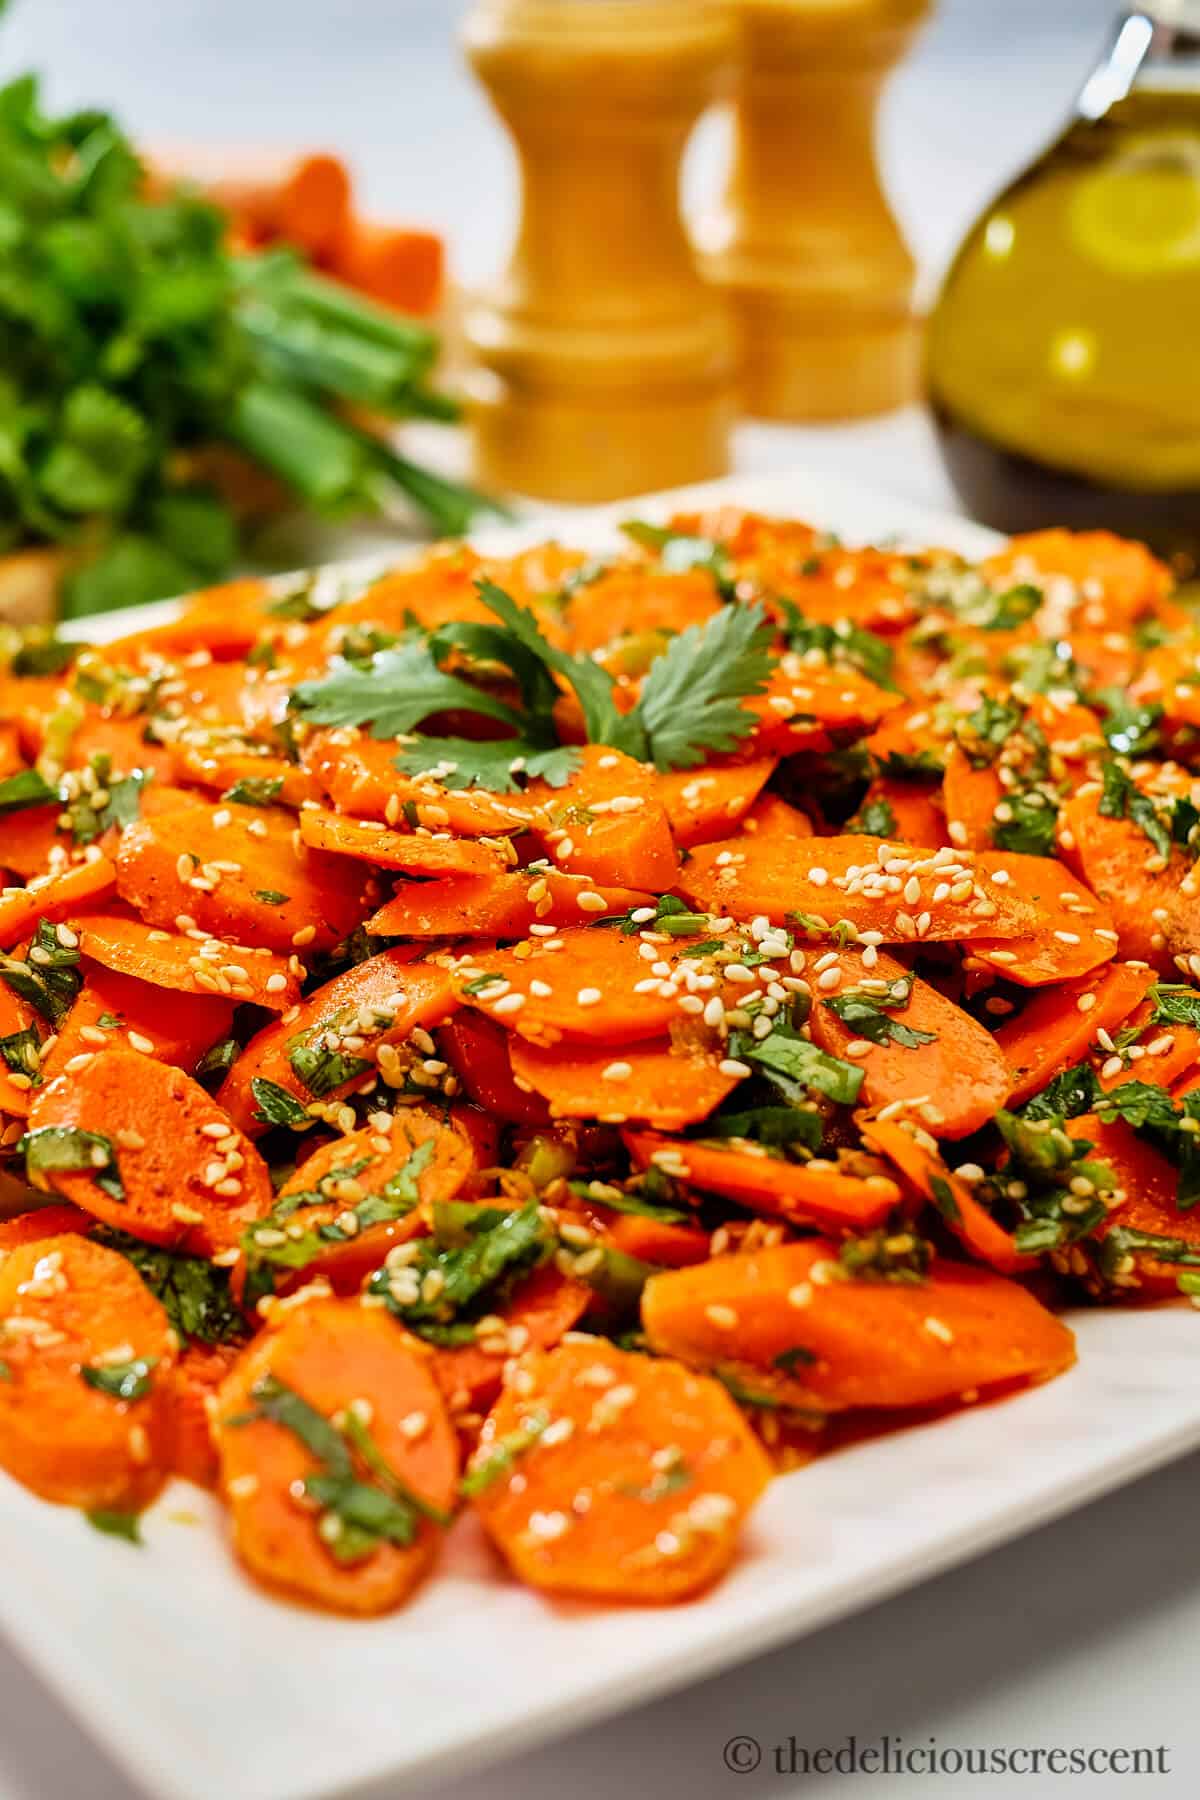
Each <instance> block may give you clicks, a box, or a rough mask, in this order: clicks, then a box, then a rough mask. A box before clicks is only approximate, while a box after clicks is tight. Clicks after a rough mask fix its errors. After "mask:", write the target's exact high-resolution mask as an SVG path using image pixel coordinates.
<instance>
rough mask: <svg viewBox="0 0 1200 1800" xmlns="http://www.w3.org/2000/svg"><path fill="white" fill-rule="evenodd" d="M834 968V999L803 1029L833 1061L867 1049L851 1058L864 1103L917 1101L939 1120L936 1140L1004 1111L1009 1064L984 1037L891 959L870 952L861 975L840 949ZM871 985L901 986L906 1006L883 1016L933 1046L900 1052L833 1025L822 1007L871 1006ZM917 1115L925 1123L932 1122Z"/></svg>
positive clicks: (903, 1047)
mask: <svg viewBox="0 0 1200 1800" xmlns="http://www.w3.org/2000/svg"><path fill="white" fill-rule="evenodd" d="M837 967H838V968H839V969H840V971H841V977H842V979H841V982H840V984H839V987H838V989H837V990H836V993H835V994H831V995H828V996H825V997H823V998H822V997H819V998H817V1000H816V1002H815V1004H814V1006H813V1009H812V1012H811V1014H810V1017H809V1025H810V1028H811V1031H812V1036H813V1041H814V1043H816V1044H819V1045H820V1047H821V1049H822V1050H828V1051H829V1052H830V1053H831V1054H832V1055H833V1056H840V1057H843V1058H844V1057H845V1056H846V1053H847V1048H848V1046H850V1045H852V1044H856V1043H857V1044H858V1045H860V1046H861V1045H863V1044H867V1045H868V1048H867V1049H866V1050H861V1049H859V1050H856V1052H855V1055H854V1057H853V1058H852V1059H851V1060H853V1061H854V1062H856V1063H857V1064H858V1066H859V1068H860V1069H861V1070H862V1072H863V1085H862V1093H861V1098H862V1102H863V1104H864V1105H867V1106H872V1107H875V1106H886V1105H888V1104H889V1103H890V1102H891V1101H893V1100H907V1101H916V1100H919V1099H921V1098H922V1097H924V1098H926V1099H927V1101H928V1103H929V1105H930V1106H936V1108H937V1110H938V1113H939V1114H940V1115H941V1117H940V1119H939V1121H938V1122H937V1123H936V1124H933V1123H930V1127H929V1128H930V1130H931V1131H932V1132H933V1133H934V1135H935V1136H936V1137H948V1138H958V1137H967V1136H968V1135H969V1134H970V1133H971V1132H972V1131H978V1130H979V1129H980V1127H981V1126H983V1125H986V1124H987V1122H988V1120H989V1119H991V1118H992V1117H993V1116H994V1114H995V1112H996V1109H997V1107H1000V1106H1003V1104H1004V1097H1005V1094H1006V1093H1007V1091H1008V1086H1009V1072H1008V1065H1007V1063H1006V1062H1005V1060H1004V1057H1003V1055H1002V1054H1001V1053H1000V1051H998V1050H997V1048H996V1045H995V1040H994V1039H993V1037H992V1034H991V1032H990V1031H988V1030H986V1029H985V1027H984V1026H982V1025H980V1024H978V1023H977V1022H976V1020H974V1019H973V1018H972V1017H971V1015H970V1014H969V1013H966V1012H964V1011H963V1009H962V1007H961V1006H956V1005H955V1004H954V1002H953V1000H948V999H947V998H946V996H945V995H944V994H942V993H940V992H939V991H938V989H937V988H935V987H933V986H931V985H930V983H929V982H927V981H922V980H921V979H920V977H919V976H914V975H910V974H909V971H908V970H907V969H905V968H904V966H903V964H901V963H898V962H896V961H895V959H894V958H892V957H890V956H884V955H882V954H881V953H879V952H877V953H876V959H875V961H874V962H873V963H872V965H871V967H870V968H868V967H867V966H866V964H865V963H864V962H863V959H862V955H861V953H860V952H857V951H854V950H844V951H841V952H840V953H839V958H838V963H837ZM870 981H883V982H887V983H888V984H889V985H891V986H892V988H893V991H899V990H897V988H896V984H899V983H908V984H909V988H908V993H909V998H908V1003H907V1005H905V1006H901V1007H892V1008H888V1009H886V1010H884V1013H883V1017H884V1018H885V1019H891V1020H895V1022H896V1024H897V1025H898V1026H901V1027H907V1028H908V1029H909V1030H911V1031H918V1032H928V1033H932V1036H933V1042H932V1043H925V1044H915V1045H907V1044H903V1043H899V1042H897V1041H896V1040H895V1039H894V1038H891V1037H889V1038H887V1039H885V1041H884V1042H883V1043H879V1044H877V1043H873V1042H871V1041H870V1040H869V1039H867V1038H864V1037H863V1036H862V1034H861V1032H860V1031H858V1030H857V1029H856V1028H855V1026H853V1025H852V1024H847V1023H846V1022H845V1021H844V1020H842V1019H840V1018H839V1017H838V1015H837V1014H836V1012H834V1011H833V1010H832V1008H831V1006H830V1004H829V1002H830V1000H836V999H837V998H838V997H839V996H840V997H842V998H843V999H844V998H845V996H846V995H847V994H862V995H865V996H867V997H868V998H872V997H874V998H875V999H876V1004H878V989H876V990H875V993H874V996H872V995H871V994H870V993H869V992H868V989H867V988H866V987H864V983H866V982H870ZM883 997H884V999H886V998H887V996H886V995H884V996H883ZM924 1116H925V1117H926V1119H927V1121H928V1120H929V1118H930V1117H931V1115H924Z"/></svg>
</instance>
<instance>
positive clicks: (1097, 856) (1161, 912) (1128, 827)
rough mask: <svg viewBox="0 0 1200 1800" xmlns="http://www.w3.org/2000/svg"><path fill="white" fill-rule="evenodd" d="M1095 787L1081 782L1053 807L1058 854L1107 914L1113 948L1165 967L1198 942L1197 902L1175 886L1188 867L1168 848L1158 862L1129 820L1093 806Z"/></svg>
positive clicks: (1167, 969)
mask: <svg viewBox="0 0 1200 1800" xmlns="http://www.w3.org/2000/svg"><path fill="white" fill-rule="evenodd" d="M1100 800H1101V793H1100V789H1099V786H1098V785H1097V786H1092V785H1090V784H1089V785H1088V786H1087V788H1086V789H1085V790H1084V791H1081V792H1077V793H1075V794H1074V795H1072V797H1071V798H1070V799H1069V800H1068V801H1067V802H1066V804H1065V805H1064V806H1063V808H1062V811H1061V812H1060V813H1059V846H1060V848H1061V850H1062V854H1063V857H1064V859H1065V860H1066V861H1067V862H1068V863H1069V864H1070V866H1071V867H1072V868H1073V869H1075V870H1076V871H1077V872H1078V873H1079V875H1080V876H1081V877H1082V879H1083V880H1084V881H1086V882H1087V884H1088V887H1089V888H1090V889H1091V890H1092V892H1093V893H1094V894H1095V895H1096V896H1097V898H1098V899H1099V900H1100V902H1101V904H1102V905H1104V906H1106V907H1107V908H1108V909H1109V910H1110V911H1111V913H1112V925H1113V927H1114V929H1115V930H1116V931H1117V933H1118V934H1119V938H1120V950H1121V955H1122V956H1126V957H1130V958H1132V959H1134V960H1136V961H1139V962H1147V963H1149V964H1150V965H1151V966H1152V967H1153V968H1156V969H1159V970H1160V971H1161V972H1162V973H1164V974H1167V973H1170V972H1171V971H1172V970H1173V968H1174V967H1175V958H1176V957H1177V956H1183V957H1184V958H1185V959H1186V958H1187V957H1188V956H1190V955H1191V953H1192V951H1193V950H1194V948H1195V946H1196V944H1197V942H1200V901H1198V900H1197V898H1196V897H1195V896H1194V895H1193V894H1192V893H1191V892H1190V891H1189V889H1190V887H1191V885H1192V884H1191V883H1189V884H1188V887H1187V888H1185V887H1184V886H1183V883H1184V881H1185V880H1186V878H1187V875H1188V873H1189V871H1190V869H1191V863H1190V860H1189V858H1188V856H1187V855H1186V853H1185V852H1184V851H1183V850H1182V849H1181V848H1178V847H1172V850H1171V855H1170V858H1169V859H1168V860H1167V862H1166V865H1165V866H1162V865H1161V863H1160V860H1159V858H1158V857H1157V856H1156V855H1155V852H1154V847H1153V845H1152V844H1151V843H1150V840H1149V839H1148V838H1147V837H1146V836H1145V834H1144V832H1143V831H1142V829H1141V827H1140V826H1139V825H1137V824H1135V822H1134V821H1133V820H1132V819H1117V818H1108V817H1106V816H1105V815H1104V814H1103V813H1102V812H1101V811H1100Z"/></svg>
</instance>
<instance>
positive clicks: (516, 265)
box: [464, 0, 736, 502]
mask: <svg viewBox="0 0 1200 1800" xmlns="http://www.w3.org/2000/svg"><path fill="white" fill-rule="evenodd" d="M464 41H465V45H466V50H467V54H468V56H469V57H470V60H471V62H472V63H473V65H474V67H475V70H476V72H477V74H478V75H479V78H480V80H481V81H482V82H483V84H484V86H485V87H486V88H487V90H488V92H489V94H490V96H491V98H492V100H493V102H494V104H495V106H496V110H497V111H498V112H499V114H500V117H501V119H502V120H503V121H504V123H505V125H506V126H507V127H508V129H509V131H510V132H511V134H512V137H513V139H514V141H515V144H516V147H517V153H518V157H519V161H520V172H521V185H522V200H523V206H522V218H521V225H520V231H519V234H518V238H517V243H516V247H515V250H514V252H513V256H512V261H511V262H510V264H509V267H508V269H507V271H506V273H505V275H504V276H503V277H502V279H501V281H500V283H499V285H498V286H497V287H496V288H495V289H494V290H493V291H491V292H489V293H486V294H483V295H480V296H477V297H476V298H475V299H474V301H473V302H471V303H470V304H469V305H468V308H467V311H466V315H465V319H464V332H465V337H466V342H467V349H468V353H469V355H470V356H471V358H472V361H473V363H474V369H473V372H472V373H471V374H470V375H469V376H468V378H467V380H468V391H467V402H468V413H469V417H470V419H471V423H472V427H473V432H474V443H475V462H476V473H477V476H478V478H479V480H480V481H481V482H483V483H484V484H486V485H489V486H492V487H495V488H500V489H502V490H503V489H507V490H510V491H515V492H517V493H524V494H532V495H537V496H538V497H540V498H543V499H548V500H557V501H563V502H586V501H595V500H606V499H615V498H617V497H619V496H621V495H627V494H636V493H641V492H645V491H647V490H650V489H653V488H660V487H670V486H673V485H675V484H677V483H680V482H688V481H698V480H704V479H707V478H709V477H710V476H714V475H720V474H723V473H724V472H725V471H726V469H727V468H728V466H729V433H730V429H731V426H732V423H733V416H734V411H735V392H734V381H735V353H734V339H733V334H732V331H731V328H730V324H729V320H728V315H727V312H726V308H725V306H724V303H723V301H722V299H721V297H720V296H719V294H717V293H716V292H715V291H714V290H713V289H712V288H711V287H710V286H709V285H708V284H707V283H706V282H705V281H704V279H703V278H702V276H701V274H700V272H699V269H698V266H697V262H696V257H695V252H694V250H693V248H692V246H691V243H690V241H689V238H688V235H687V231H686V229H685V226H684V223H683V219H682V216H681V213H680V205H679V175H680V162H681V159H682V155H683V151H684V147H685V145H686V143H687V140H688V137H689V135H690V133H691V131H692V127H693V126H694V124H695V122H696V120H697V119H698V118H699V116H700V114H701V113H702V112H703V111H705V109H706V108H707V107H708V106H709V105H710V104H711V102H712V101H713V100H714V99H715V98H717V97H718V96H719V95H720V94H722V93H723V92H726V91H728V88H729V85H730V84H731V81H732V73H733V66H734V53H735V43H736V39H735V32H734V25H733V20H732V17H731V14H730V12H729V8H728V5H727V3H726V0H478V3H477V4H476V6H475V7H474V9H473V10H472V12H471V13H470V15H469V17H468V19H467V22H466V26H465V32H464Z"/></svg>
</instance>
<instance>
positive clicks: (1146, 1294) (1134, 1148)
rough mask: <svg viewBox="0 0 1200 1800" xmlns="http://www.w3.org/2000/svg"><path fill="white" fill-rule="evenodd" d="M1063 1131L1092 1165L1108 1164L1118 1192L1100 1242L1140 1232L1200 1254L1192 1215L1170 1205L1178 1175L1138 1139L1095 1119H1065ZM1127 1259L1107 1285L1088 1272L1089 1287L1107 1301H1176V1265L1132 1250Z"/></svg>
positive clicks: (1199, 1223)
mask: <svg viewBox="0 0 1200 1800" xmlns="http://www.w3.org/2000/svg"><path fill="white" fill-rule="evenodd" d="M1066 1129H1067V1134H1068V1136H1070V1137H1073V1138H1083V1139H1085V1140H1086V1141H1087V1142H1088V1143H1090V1144H1091V1145H1092V1149H1091V1151H1090V1152H1089V1155H1090V1156H1091V1157H1092V1158H1093V1159H1094V1160H1095V1161H1096V1162H1102V1163H1107V1164H1108V1166H1109V1168H1110V1169H1112V1170H1113V1172H1114V1174H1115V1175H1116V1177H1117V1181H1118V1184H1119V1186H1120V1188H1121V1189H1122V1191H1123V1196H1124V1197H1123V1199H1122V1200H1121V1202H1120V1204H1119V1205H1118V1206H1116V1207H1114V1208H1113V1210H1112V1211H1111V1212H1110V1213H1109V1215H1108V1219H1107V1221H1106V1223H1105V1224H1104V1225H1103V1226H1102V1227H1101V1230H1100V1233H1099V1236H1100V1238H1101V1239H1103V1238H1105V1237H1107V1236H1108V1233H1109V1232H1110V1231H1112V1230H1114V1229H1127V1230H1131V1231H1144V1232H1146V1233H1147V1234H1148V1235H1150V1236H1151V1237H1166V1238H1176V1239H1182V1240H1183V1242H1184V1243H1185V1244H1187V1245H1188V1246H1189V1247H1190V1248H1191V1250H1192V1251H1194V1252H1196V1253H1200V1215H1197V1213H1196V1212H1195V1211H1194V1210H1193V1211H1185V1212H1180V1210H1179V1208H1178V1206H1177V1205H1176V1203H1175V1192H1176V1188H1177V1187H1178V1184H1179V1175H1178V1171H1177V1170H1176V1169H1175V1168H1174V1167H1173V1166H1172V1164H1171V1163H1169V1162H1168V1161H1167V1159H1166V1157H1165V1156H1163V1155H1162V1154H1161V1153H1160V1152H1159V1151H1158V1150H1156V1149H1155V1147H1154V1146H1153V1144H1149V1143H1147V1142H1146V1140H1145V1139H1144V1138H1141V1137H1139V1136H1138V1134H1137V1133H1136V1132H1135V1131H1133V1130H1132V1129H1131V1128H1130V1127H1129V1126H1128V1125H1127V1124H1126V1123H1125V1121H1124V1120H1123V1119H1114V1120H1113V1121H1112V1123H1111V1124H1107V1125H1105V1124H1102V1123H1101V1122H1100V1120H1099V1119H1098V1118H1097V1117H1096V1116H1095V1114H1094V1113H1083V1114H1081V1115H1080V1116H1079V1117H1078V1118H1076V1119H1068V1120H1067V1124H1066ZM1080 1248H1081V1249H1082V1250H1083V1252H1084V1254H1085V1256H1087V1255H1088V1253H1089V1252H1090V1251H1091V1250H1092V1244H1091V1242H1090V1240H1085V1242H1084V1243H1083V1244H1082V1245H1081V1246H1080ZM1130 1257H1131V1261H1130V1264H1129V1265H1128V1266H1126V1265H1125V1264H1124V1263H1122V1264H1120V1265H1119V1266H1118V1269H1117V1273H1116V1276H1115V1278H1113V1279H1111V1280H1103V1279H1102V1278H1101V1277H1100V1276H1099V1275H1098V1274H1097V1273H1095V1271H1094V1270H1093V1278H1092V1279H1091V1280H1089V1282H1088V1285H1089V1286H1091V1287H1093V1288H1096V1289H1097V1290H1098V1291H1102V1292H1103V1293H1104V1295H1105V1297H1106V1298H1107V1299H1110V1300H1112V1299H1128V1300H1170V1299H1174V1298H1175V1297H1176V1296H1177V1294H1178V1292H1179V1289H1178V1285H1177V1277H1178V1275H1179V1265H1178V1263H1171V1262H1167V1261H1165V1260H1164V1259H1163V1258H1162V1257H1158V1256H1155V1255H1153V1254H1152V1253H1151V1252H1149V1251H1146V1250H1134V1251H1132V1252H1131V1253H1130ZM1092 1260H1093V1262H1094V1259H1092Z"/></svg>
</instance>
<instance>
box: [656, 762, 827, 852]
mask: <svg viewBox="0 0 1200 1800" xmlns="http://www.w3.org/2000/svg"><path fill="white" fill-rule="evenodd" d="M776 766H777V765H776V759H775V758H774V757H757V758H756V759H755V760H754V761H753V762H743V763H723V764H716V763H709V764H708V765H707V767H705V768H703V769H673V770H671V771H670V772H669V773H668V774H665V775H659V777H658V780H657V783H656V790H657V793H658V798H659V800H660V801H661V802H662V804H663V806H664V808H665V809H666V814H667V819H668V820H669V822H670V826H671V831H672V833H673V834H674V838H675V842H676V843H677V844H680V845H682V846H683V847H684V848H685V849H690V848H691V847H692V846H693V845H694V844H710V843H712V842H713V841H714V840H715V839H717V838H724V837H728V836H729V835H730V833H731V832H732V831H733V830H734V828H735V827H736V826H737V825H739V824H740V823H741V821H742V820H743V819H744V818H745V816H746V814H747V813H748V812H749V811H750V809H751V807H752V806H753V805H754V803H755V801H756V800H757V799H758V796H759V794H760V793H761V791H762V789H763V788H764V787H765V786H766V784H767V782H768V781H769V780H770V779H771V776H772V775H773V774H774V772H775V768H776ZM781 804H782V802H781ZM798 816H802V815H798Z"/></svg>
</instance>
